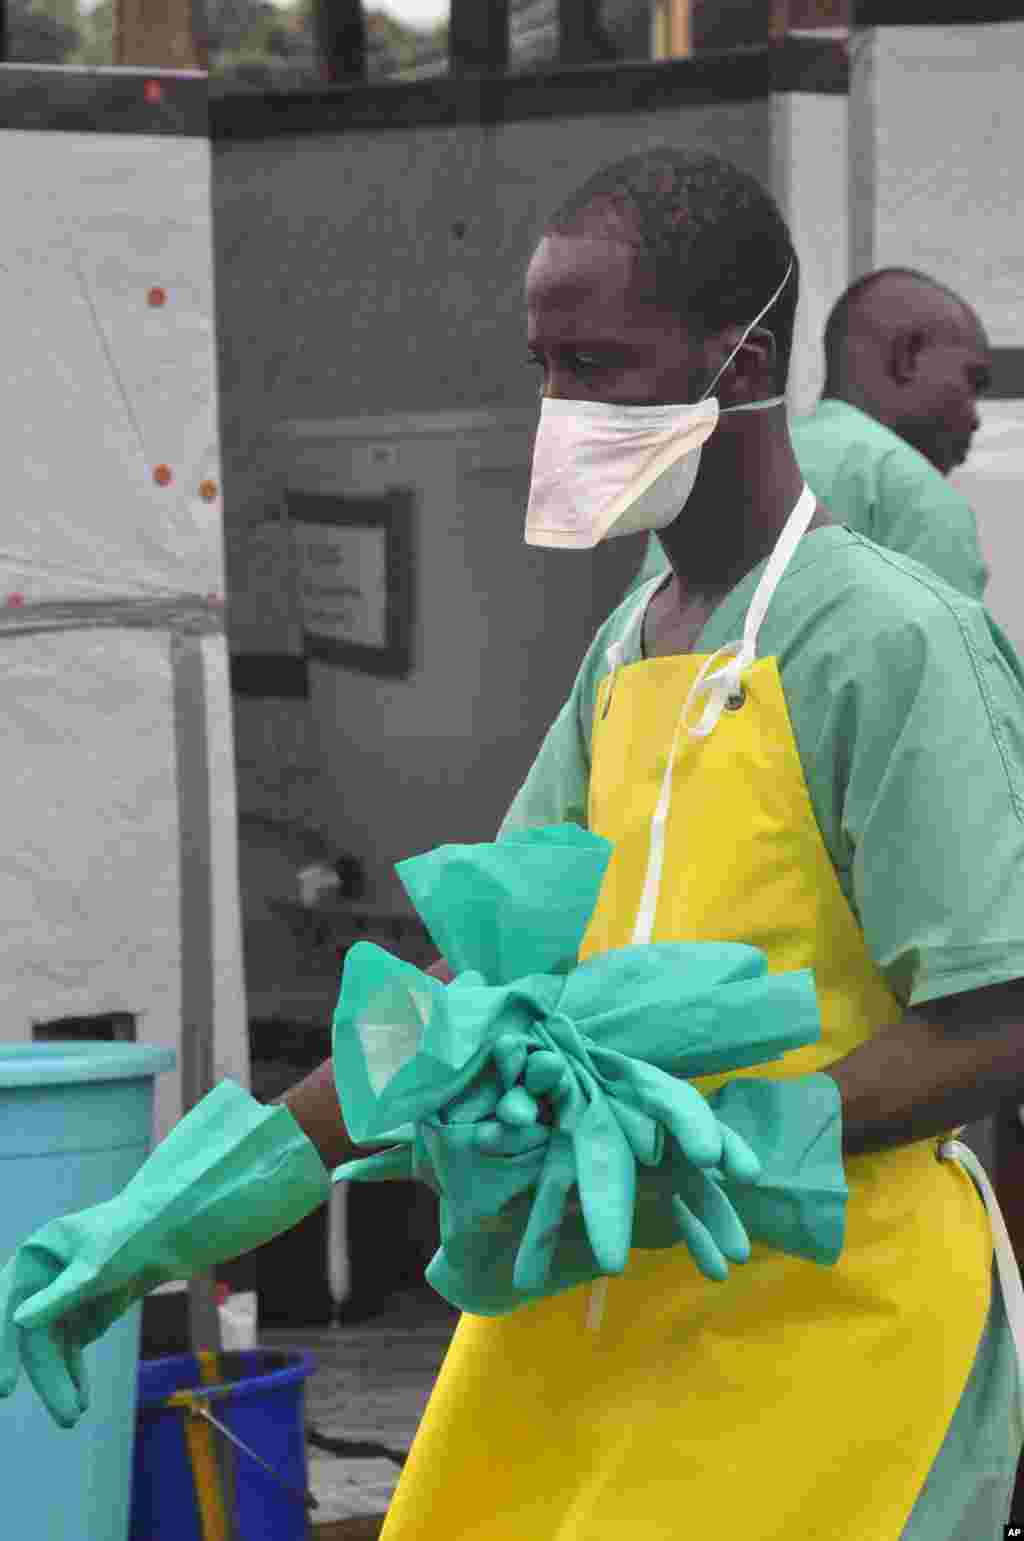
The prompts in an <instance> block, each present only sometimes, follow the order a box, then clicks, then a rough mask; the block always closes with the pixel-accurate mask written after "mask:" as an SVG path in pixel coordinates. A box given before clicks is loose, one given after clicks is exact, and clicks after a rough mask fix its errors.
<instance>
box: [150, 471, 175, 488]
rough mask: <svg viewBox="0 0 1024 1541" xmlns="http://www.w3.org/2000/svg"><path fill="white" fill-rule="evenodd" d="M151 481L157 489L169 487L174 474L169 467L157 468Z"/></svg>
mask: <svg viewBox="0 0 1024 1541" xmlns="http://www.w3.org/2000/svg"><path fill="white" fill-rule="evenodd" d="M153 480H154V481H155V482H156V484H157V486H158V487H169V486H170V484H171V482H173V480H174V472H173V471H172V470H171V468H170V466H157V468H156V470H155V471H154V472H153Z"/></svg>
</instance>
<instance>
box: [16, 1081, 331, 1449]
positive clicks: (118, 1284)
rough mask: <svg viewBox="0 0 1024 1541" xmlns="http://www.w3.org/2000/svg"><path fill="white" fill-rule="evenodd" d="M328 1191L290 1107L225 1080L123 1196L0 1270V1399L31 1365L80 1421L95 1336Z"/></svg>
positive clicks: (285, 1225)
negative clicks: (87, 1351)
mask: <svg viewBox="0 0 1024 1541" xmlns="http://www.w3.org/2000/svg"><path fill="white" fill-rule="evenodd" d="M330 1191H331V1182H330V1177H329V1175H328V1172H327V1170H326V1168H325V1167H324V1164H323V1162H322V1161H321V1159H320V1156H319V1154H318V1152H317V1150H316V1147H315V1146H314V1145H313V1144H312V1142H311V1141H310V1140H309V1139H307V1137H306V1135H305V1134H304V1133H303V1131H302V1130H301V1129H300V1128H299V1125H298V1124H297V1123H296V1122H295V1119H294V1118H293V1117H292V1115H291V1113H290V1112H289V1111H288V1109H287V1108H286V1107H264V1106H262V1105H261V1104H260V1103H258V1102H256V1101H255V1099H254V1098H252V1097H250V1096H249V1094H248V1092H246V1091H243V1089H242V1088H241V1087H240V1086H238V1085H237V1084H236V1083H235V1082H233V1081H222V1082H221V1083H220V1085H219V1086H218V1087H216V1089H215V1090H214V1091H212V1092H210V1094H209V1095H208V1096H207V1097H204V1099H203V1100H202V1102H200V1103H198V1104H197V1106H196V1107H194V1108H193V1109H192V1111H191V1112H190V1113H189V1114H188V1115H187V1116H186V1117H185V1118H183V1119H182V1120H181V1122H180V1123H179V1124H177V1125H176V1126H175V1128H174V1129H173V1130H172V1131H171V1133H170V1134H169V1135H168V1136H167V1138H166V1139H165V1140H163V1141H162V1143H161V1144H160V1145H159V1146H158V1147H157V1149H156V1150H155V1151H154V1152H153V1154H152V1155H151V1156H150V1157H149V1159H148V1160H147V1161H146V1162H145V1163H144V1164H143V1166H142V1167H141V1168H140V1170H139V1171H138V1172H137V1173H136V1174H135V1176H134V1177H133V1178H132V1180H131V1182H130V1183H129V1184H128V1185H127V1187H126V1188H124V1189H123V1191H122V1192H121V1193H119V1194H118V1195H117V1197H116V1198H113V1199H110V1200H108V1201H107V1202H106V1203H104V1204H96V1205H94V1206H93V1207H92V1208H91V1209H84V1210H81V1211H79V1212H78V1213H76V1214H71V1215H65V1216H64V1217H62V1218H61V1219H58V1220H51V1221H50V1222H49V1223H48V1224H47V1225H44V1226H42V1227H41V1228H40V1229H39V1230H38V1231H36V1233H35V1234H34V1235H33V1236H30V1237H29V1239H28V1240H27V1241H25V1242H23V1243H22V1245H21V1246H20V1247H19V1248H18V1250H17V1252H16V1253H15V1254H14V1257H13V1258H12V1259H11V1260H10V1262H9V1263H8V1264H7V1266H6V1267H5V1268H4V1269H3V1270H2V1271H0V1396H9V1395H10V1393H11V1392H12V1391H13V1390H14V1388H15V1386H16V1384H17V1380H18V1373H19V1368H20V1367H21V1366H23V1367H24V1369H25V1371H26V1373H27V1374H28V1377H29V1380H30V1381H31V1382H32V1384H33V1386H34V1387H35V1389H36V1391H37V1392H38V1394H39V1396H40V1398H41V1400H42V1401H43V1402H44V1403H45V1405H46V1407H47V1408H48V1409H49V1411H50V1413H51V1415H52V1417H53V1418H54V1420H55V1421H56V1422H57V1423H58V1424H60V1426H61V1427H62V1428H72V1427H73V1426H74V1425H75V1424H76V1423H77V1422H78V1420H79V1418H80V1417H81V1416H82V1414H83V1413H84V1412H85V1410H86V1408H87V1407H88V1405H89V1386H88V1378H87V1375H86V1370H85V1365H84V1362H83V1358H82V1350H83V1348H84V1347H85V1346H86V1344H88V1343H92V1342H93V1341H94V1340H95V1339H96V1338H98V1337H100V1336H102V1334H103V1333H104V1332H106V1330H107V1328H108V1327H110V1326H111V1324H112V1323H113V1322H114V1321H116V1320H117V1318H118V1317H119V1316H121V1315H122V1314H123V1313H124V1312H125V1311H127V1310H128V1308H129V1307H130V1306H132V1305H133V1304H134V1303H135V1302H136V1301H137V1300H140V1299H141V1298H142V1296H143V1295H146V1294H148V1293H149V1291H150V1290H152V1289H155V1288H156V1286H157V1285H158V1284H164V1283H168V1282H169V1281H170V1280H172V1279H188V1278H191V1277H193V1276H194V1275H195V1274H198V1273H201V1272H202V1271H203V1270H204V1269H205V1268H208V1267H210V1266H211V1265H212V1264H214V1263H220V1262H225V1261H227V1260H228V1259H230V1258H234V1257H238V1256H240V1255H241V1254H242V1253H243V1252H249V1251H251V1249H252V1248H253V1247H258V1246H260V1245H261V1244H262V1243H263V1242H266V1241H271V1240H272V1239H273V1238H274V1237H275V1236H279V1235H280V1234H281V1233H282V1231H287V1230H290V1229H291V1227H292V1226H294V1225H297V1224H298V1223H299V1221H300V1220H304V1219H305V1217H306V1216H307V1215H309V1214H311V1213H312V1212H313V1210H314V1209H316V1208H318V1207H319V1205H321V1204H323V1203H324V1202H325V1201H326V1200H327V1198H328V1196H329V1194H330Z"/></svg>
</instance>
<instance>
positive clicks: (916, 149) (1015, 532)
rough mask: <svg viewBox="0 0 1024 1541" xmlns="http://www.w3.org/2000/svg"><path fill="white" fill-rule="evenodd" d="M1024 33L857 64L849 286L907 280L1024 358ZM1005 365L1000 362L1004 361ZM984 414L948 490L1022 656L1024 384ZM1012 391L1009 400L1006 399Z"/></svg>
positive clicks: (870, 56) (870, 35) (904, 44)
mask: <svg viewBox="0 0 1024 1541" xmlns="http://www.w3.org/2000/svg"><path fill="white" fill-rule="evenodd" d="M1022 66H1024V23H1021V22H1008V23H1005V24H1002V25H991V26H958V27H952V26H948V27H937V26H936V27H926V26H916V27H884V28H878V29H877V30H873V31H869V32H865V33H863V34H861V35H860V37H859V38H858V39H857V42H856V45H855V48H854V51H853V59H852V70H851V85H850V112H851V136H850V143H851V184H852V200H851V207H850V226H851V268H852V276H853V277H858V276H859V275H860V274H862V273H867V272H870V271H871V270H872V269H873V268H879V267H890V266H894V267H910V268H918V269H920V270H921V271H922V272H925V273H928V274H930V275H932V276H933V277H934V278H937V279H939V280H940V282H942V283H945V284H948V285H949V286H950V288H952V289H953V290H955V292H956V293H957V294H960V295H962V296H963V297H964V299H965V300H967V302H968V303H969V304H970V305H972V306H973V307H974V309H975V310H976V311H977V312H978V314H979V316H980V317H981V320H982V322H983V324H984V326H985V328H986V330H987V332H988V335H989V340H990V342H991V343H992V345H993V347H994V348H996V349H997V350H1010V349H1020V348H1021V346H1022V344H1024V301H1022V298H1021V296H1022V292H1024V290H1022V285H1024V245H1022V243H1021V239H1020V176H1019V168H1018V162H1019V157H1018V156H1017V155H1016V154H1015V153H1012V152H1011V150H1010V147H1015V146H1017V145H1019V144H1021V143H1022V141H1024V93H1022V92H1021V89H1020V80H1021V68H1022ZM997 362H998V360H997ZM999 378H1000V371H999V370H998V369H997V373H996V381H997V385H996V389H995V391H994V392H993V395H994V397H995V399H993V400H992V401H990V402H987V403H983V404H982V408H981V419H982V426H981V430H980V432H979V434H978V436H977V438H976V439H975V442H974V446H973V448H972V452H971V455H970V458H969V459H968V461H967V463H966V464H965V465H964V466H963V467H962V468H961V469H960V470H959V471H957V472H956V473H955V475H954V480H955V482H956V483H957V485H959V486H961V487H962V489H963V491H964V493H965V494H966V495H967V496H968V497H969V498H970V500H971V505H972V507H973V508H974V511H975V514H976V516H977V520H978V533H979V536H980V539H981V543H982V547H983V550H984V552H985V556H986V558H987V560H988V563H989V566H990V568H991V570H992V583H991V586H990V589H989V593H988V604H989V608H990V609H991V611H992V613H993V615H994V616H995V617H996V619H997V620H998V621H999V622H1000V624H1001V625H1002V626H1003V627H1004V628H1005V630H1006V632H1007V634H1008V636H1009V637H1010V639H1011V641H1012V642H1013V643H1014V645H1015V646H1016V647H1017V649H1018V650H1019V651H1022V652H1024V607H1022V605H1021V602H1020V581H1019V573H1020V571H1021V564H1022V562H1024V525H1022V523H1021V520H1020V492H1019V486H1020V480H1021V478H1022V477H1024V399H1021V398H1024V377H1022V378H1021V379H1020V380H1019V381H1017V382H1016V385H1015V387H1014V388H1013V397H1012V398H1010V399H1003V400H1000V399H999V384H998V382H999ZM1006 388H1007V387H1005V386H1004V387H1003V389H1006Z"/></svg>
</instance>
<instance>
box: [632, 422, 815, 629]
mask: <svg viewBox="0 0 1024 1541" xmlns="http://www.w3.org/2000/svg"><path fill="white" fill-rule="evenodd" d="M766 415H767V414H766ZM773 415H774V414H773ZM726 424H728V420H726V423H723V424H722V425H720V427H719V428H718V429H716V431H715V433H714V434H713V435H712V437H711V439H710V440H709V441H708V444H707V445H706V446H705V449H704V454H703V457H702V459H701V464H700V470H699V472H698V475H697V484H696V486H695V487H694V489H693V492H692V494H691V496H690V500H689V502H688V503H687V505H686V507H685V508H684V509H683V512H682V513H681V515H680V516H679V518H678V519H676V520H675V521H674V523H672V524H670V525H669V526H668V528H667V529H665V530H662V531H660V532H659V534H660V539H661V543H662V545H663V546H664V548H665V552H666V554H667V556H668V559H669V562H670V563H671V565H672V569H673V571H674V572H675V574H676V577H677V579H678V584H677V585H676V587H677V589H678V596H679V599H680V601H681V602H685V601H687V600H692V599H694V598H695V597H698V596H699V597H701V598H704V599H710V600H718V599H720V598H721V597H722V596H723V595H725V594H727V593H728V592H729V591H730V590H731V589H733V588H735V586H736V584H737V583H739V582H740V581H741V580H742V579H743V578H744V577H746V575H747V573H748V572H750V571H751V569H752V568H754V567H756V566H757V564H758V563H759V562H762V561H764V559H765V558H766V557H767V556H769V555H770V554H771V552H772V550H773V549H774V547H775V545H776V543H777V541H778V539H779V536H780V535H781V533H782V530H783V528H784V526H785V524H786V520H787V519H788V518H789V516H790V514H791V513H792V512H793V509H794V508H795V507H796V503H797V500H798V499H799V497H800V494H801V492H802V491H803V488H804V476H803V472H802V471H801V470H800V467H799V465H798V464H797V460H796V456H795V455H794V453H793V446H792V444H791V443H790V440H789V433H788V431H787V429H786V427H785V419H784V418H783V419H782V422H781V424H769V423H765V424H763V425H762V424H756V425H754V424H752V423H749V422H748V423H747V424H744V425H743V426H742V428H738V429H732V431H729V429H730V428H732V425H731V424H729V425H728V428H727V426H726ZM828 522H830V521H829V520H828V518H827V517H826V516H824V515H823V514H822V513H821V511H820V510H819V512H818V513H817V514H816V515H815V519H814V524H815V525H820V524H823V523H828Z"/></svg>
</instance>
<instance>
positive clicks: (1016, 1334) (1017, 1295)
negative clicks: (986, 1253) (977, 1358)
mask: <svg viewBox="0 0 1024 1541" xmlns="http://www.w3.org/2000/svg"><path fill="white" fill-rule="evenodd" d="M959 1133H960V1131H959V1129H958V1130H957V1134H959ZM939 1156H940V1158H941V1159H942V1160H945V1161H949V1160H956V1161H959V1162H960V1164H961V1166H965V1167H966V1168H967V1170H968V1172H969V1173H970V1175H971V1176H972V1177H973V1178H974V1181H975V1183H976V1184H977V1186H978V1188H979V1189H980V1191H981V1196H982V1198H983V1199H984V1201H985V1208H986V1209H987V1210H988V1218H989V1223H990V1225H991V1227H992V1241H993V1243H994V1246H995V1253H996V1268H997V1269H998V1271H999V1282H1000V1284H1001V1285H1002V1290H1003V1300H1004V1301H1005V1303H1006V1315H1007V1318H1008V1320H1009V1323H1010V1331H1011V1333H1012V1334H1013V1342H1014V1347H1015V1348H1016V1350H1017V1412H1018V1416H1019V1418H1020V1420H1021V1422H1022V1423H1024V1285H1022V1284H1021V1278H1020V1268H1019V1267H1018V1265H1017V1259H1016V1256H1015V1255H1014V1251H1013V1244H1012V1243H1011V1241H1010V1233H1009V1232H1008V1231H1007V1229H1006V1221H1005V1220H1004V1219H1003V1212H1002V1210H1001V1209H1000V1208H999V1200H998V1199H997V1198H996V1195H995V1190H994V1189H993V1187H992V1184H991V1183H990V1182H989V1180H988V1177H987V1176H986V1174H985V1169H984V1167H983V1166H982V1164H981V1162H980V1161H979V1160H978V1158H977V1156H976V1155H975V1154H974V1152H973V1150H971V1148H970V1146H969V1145H965V1144H964V1143H963V1141H962V1140H957V1139H952V1140H945V1141H943V1143H942V1144H941V1145H940V1146H939Z"/></svg>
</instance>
